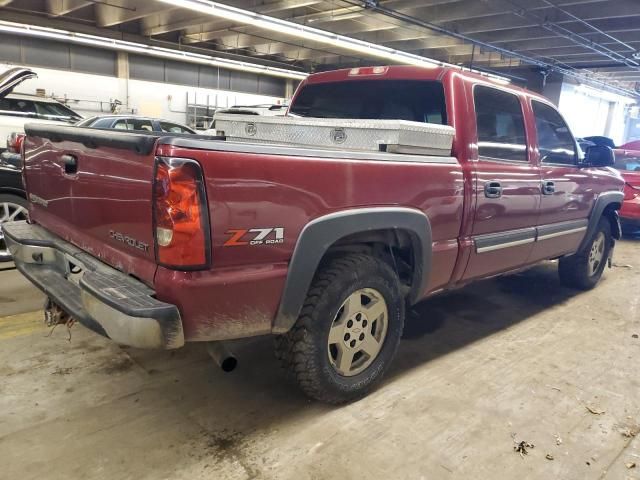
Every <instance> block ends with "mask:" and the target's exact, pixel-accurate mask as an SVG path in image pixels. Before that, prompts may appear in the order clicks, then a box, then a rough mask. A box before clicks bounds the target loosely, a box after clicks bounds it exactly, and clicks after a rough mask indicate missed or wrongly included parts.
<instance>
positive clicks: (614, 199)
mask: <svg viewBox="0 0 640 480" xmlns="http://www.w3.org/2000/svg"><path fill="white" fill-rule="evenodd" d="M623 201H624V193H623V192H617V191H616V192H603V193H601V194H600V195H598V198H597V199H596V202H595V204H594V205H593V209H592V210H591V214H590V215H589V224H588V226H587V232H586V233H585V235H584V238H583V239H582V242H581V243H580V247H579V248H578V252H582V251H583V250H584V248H586V245H587V243H588V242H589V240H590V239H591V237H592V236H593V233H594V232H595V231H596V228H597V226H598V222H599V221H600V218H601V217H602V214H603V213H604V211H605V209H606V208H607V207H609V206H610V205H617V208H616V210H617V209H619V208H620V207H621V206H622V202H623ZM619 229H620V226H619V225H618V229H617V230H618V231H615V230H614V229H613V228H612V229H611V231H612V232H611V233H612V234H613V237H614V238H620V232H619Z"/></svg>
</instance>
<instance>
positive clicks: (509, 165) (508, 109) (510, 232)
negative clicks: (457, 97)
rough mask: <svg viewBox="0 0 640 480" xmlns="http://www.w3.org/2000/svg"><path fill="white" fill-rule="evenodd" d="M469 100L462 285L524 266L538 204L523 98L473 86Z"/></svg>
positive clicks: (536, 174) (535, 169)
mask: <svg viewBox="0 0 640 480" xmlns="http://www.w3.org/2000/svg"><path fill="white" fill-rule="evenodd" d="M473 98H474V103H475V114H476V125H477V130H478V132H477V133H478V135H477V144H478V160H477V162H476V164H475V165H476V169H475V200H476V208H475V217H474V225H473V231H472V241H473V245H472V251H471V255H470V257H469V262H468V264H467V268H466V270H465V274H464V278H465V279H472V278H476V277H483V276H487V275H492V274H497V273H500V272H504V271H508V270H511V269H514V268H517V267H520V266H522V265H523V264H525V263H526V261H527V259H528V258H529V255H530V253H531V250H532V248H533V243H534V242H535V236H536V229H535V224H536V220H537V217H538V208H539V204H540V171H539V168H538V166H537V165H536V164H535V163H534V159H533V158H532V157H533V155H532V152H531V151H530V149H529V148H528V143H527V137H528V133H529V132H527V129H526V127H525V121H524V118H525V116H524V113H523V112H524V107H525V104H524V99H523V97H520V96H518V95H515V94H513V93H510V92H507V91H503V90H499V89H497V88H493V87H487V86H481V85H476V86H475V88H474V91H473Z"/></svg>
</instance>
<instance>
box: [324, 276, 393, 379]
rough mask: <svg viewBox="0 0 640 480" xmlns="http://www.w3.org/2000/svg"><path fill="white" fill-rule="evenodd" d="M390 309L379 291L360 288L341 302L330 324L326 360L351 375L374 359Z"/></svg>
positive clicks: (341, 373)
mask: <svg viewBox="0 0 640 480" xmlns="http://www.w3.org/2000/svg"><path fill="white" fill-rule="evenodd" d="M388 324H389V311H388V308H387V303H386V302H385V300H384V297H383V296H382V294H381V293H380V292H378V291H377V290H375V289H373V288H362V289H360V290H357V291H355V292H353V293H352V294H351V295H349V296H348V297H347V299H346V300H345V301H344V302H343V304H342V306H341V307H340V309H339V310H338V313H337V314H336V317H335V318H334V320H333V323H332V324H331V329H330V330H329V339H328V346H327V347H328V354H329V362H330V363H331V366H332V367H333V368H334V369H335V371H336V372H337V373H338V374H340V375H342V376H345V377H351V376H353V375H357V374H359V373H361V372H362V371H364V370H365V369H366V368H367V367H368V366H369V365H371V363H372V362H373V361H374V360H375V359H376V357H377V356H378V354H379V353H380V350H382V346H383V344H384V340H385V338H386V335H387V326H388Z"/></svg>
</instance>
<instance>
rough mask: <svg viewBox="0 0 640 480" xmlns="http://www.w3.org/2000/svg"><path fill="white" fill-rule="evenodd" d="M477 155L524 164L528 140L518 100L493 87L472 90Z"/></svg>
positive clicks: (516, 97)
mask: <svg viewBox="0 0 640 480" xmlns="http://www.w3.org/2000/svg"><path fill="white" fill-rule="evenodd" d="M473 100H474V104H475V110H476V126H477V131H478V156H479V157H486V158H491V159H498V160H511V161H521V162H527V161H528V156H527V137H526V134H525V127H524V113H523V110H522V104H521V102H520V97H518V96H517V95H514V94H513V93H509V92H505V91H503V90H499V89H497V88H493V87H487V86H484V85H476V86H475V87H474V89H473Z"/></svg>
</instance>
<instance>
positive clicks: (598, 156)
mask: <svg viewBox="0 0 640 480" xmlns="http://www.w3.org/2000/svg"><path fill="white" fill-rule="evenodd" d="M615 161H616V157H615V155H614V153H613V150H611V148H609V147H606V146H604V145H593V146H591V147H589V148H587V152H586V154H585V156H584V161H583V165H585V166H587V167H611V166H613V164H614V163H615Z"/></svg>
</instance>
